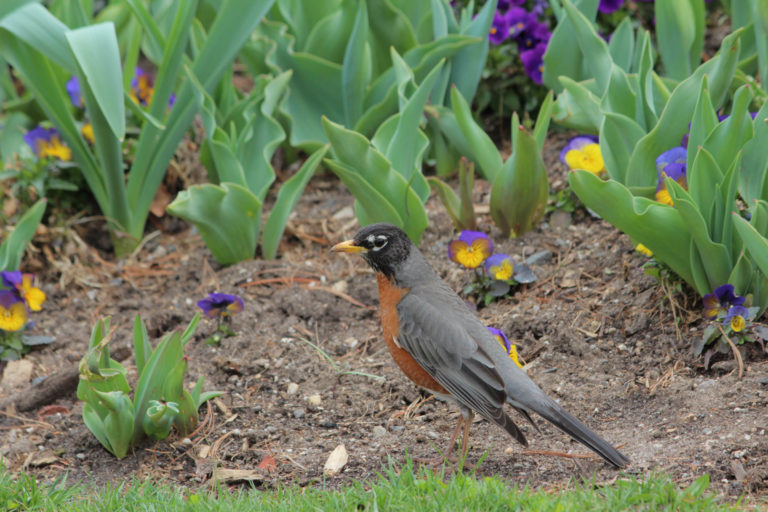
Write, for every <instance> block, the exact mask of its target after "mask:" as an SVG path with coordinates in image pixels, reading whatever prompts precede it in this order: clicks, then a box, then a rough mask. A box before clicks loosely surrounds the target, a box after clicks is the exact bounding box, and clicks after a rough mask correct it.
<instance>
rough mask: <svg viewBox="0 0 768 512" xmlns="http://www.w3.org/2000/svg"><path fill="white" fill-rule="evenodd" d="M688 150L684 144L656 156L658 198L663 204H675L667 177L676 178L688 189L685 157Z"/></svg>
mask: <svg viewBox="0 0 768 512" xmlns="http://www.w3.org/2000/svg"><path fill="white" fill-rule="evenodd" d="M687 153H688V150H686V149H685V148H684V147H682V146H678V147H676V148H672V149H670V150H669V151H665V152H664V153H662V154H660V155H659V156H658V158H656V174H657V176H658V181H657V184H656V200H657V201H658V202H660V203H662V204H668V205H670V206H673V205H674V202H673V201H672V197H671V196H670V194H669V190H667V184H666V181H665V180H664V178H665V177H667V178H670V179H672V180H675V181H676V182H677V183H678V184H679V185H680V186H681V187H683V188H684V189H686V190H687V189H688V182H687V178H686V175H685V159H686V157H687Z"/></svg>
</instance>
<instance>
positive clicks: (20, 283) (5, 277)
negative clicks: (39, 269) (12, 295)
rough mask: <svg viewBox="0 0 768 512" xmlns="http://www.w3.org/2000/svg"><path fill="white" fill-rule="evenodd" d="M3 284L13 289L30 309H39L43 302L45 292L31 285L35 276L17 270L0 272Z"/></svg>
mask: <svg viewBox="0 0 768 512" xmlns="http://www.w3.org/2000/svg"><path fill="white" fill-rule="evenodd" d="M0 277H1V278H2V281H3V286H5V287H6V288H10V289H11V290H15V291H16V294H17V296H18V297H19V298H20V299H21V300H23V301H24V302H25V303H26V304H27V306H29V309H31V310H32V311H40V310H41V309H42V307H43V302H45V292H43V290H41V289H40V288H37V287H35V286H33V283H34V281H35V276H34V275H32V274H22V273H21V271H19V270H14V271H9V270H4V271H2V272H0Z"/></svg>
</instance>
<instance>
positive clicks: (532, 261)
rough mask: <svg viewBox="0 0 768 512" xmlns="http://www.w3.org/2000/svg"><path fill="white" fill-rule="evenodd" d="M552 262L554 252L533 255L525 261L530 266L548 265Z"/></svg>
mask: <svg viewBox="0 0 768 512" xmlns="http://www.w3.org/2000/svg"><path fill="white" fill-rule="evenodd" d="M551 261H552V251H547V250H544V251H539V252H535V253H533V254H531V255H530V256H528V257H527V258H526V259H525V262H526V263H527V264H528V265H538V264H540V263H543V264H546V263H550V262H551Z"/></svg>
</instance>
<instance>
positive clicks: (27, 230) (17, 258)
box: [0, 199, 48, 270]
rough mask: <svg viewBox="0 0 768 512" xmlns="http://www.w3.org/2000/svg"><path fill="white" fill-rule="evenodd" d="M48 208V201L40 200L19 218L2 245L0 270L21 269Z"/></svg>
mask: <svg viewBox="0 0 768 512" xmlns="http://www.w3.org/2000/svg"><path fill="white" fill-rule="evenodd" d="M46 206H48V201H47V200H46V199H39V200H38V201H37V202H36V203H35V204H33V205H32V206H30V207H29V209H28V210H27V211H26V212H24V214H23V215H22V216H21V217H20V218H19V221H18V222H17V223H16V226H15V227H14V228H13V231H11V232H10V234H8V236H7V237H6V238H5V240H3V243H2V244H0V270H17V269H18V268H19V265H20V264H21V258H22V256H23V255H24V251H26V249H27V245H28V244H29V242H30V241H31V240H32V237H33V236H34V235H35V231H37V226H38V225H39V224H40V221H41V220H42V218H43V214H44V213H45V207H46Z"/></svg>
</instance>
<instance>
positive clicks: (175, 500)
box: [0, 464, 738, 512]
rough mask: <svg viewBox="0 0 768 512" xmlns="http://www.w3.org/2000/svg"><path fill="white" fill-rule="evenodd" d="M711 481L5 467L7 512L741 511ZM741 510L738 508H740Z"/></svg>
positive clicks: (2, 481) (1, 480)
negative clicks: (283, 482) (322, 484)
mask: <svg viewBox="0 0 768 512" xmlns="http://www.w3.org/2000/svg"><path fill="white" fill-rule="evenodd" d="M708 486H709V477H708V476H706V475H704V476H702V477H700V478H699V479H698V480H696V481H695V482H694V483H693V484H691V485H690V486H689V487H687V488H682V489H681V488H680V487H678V486H677V485H676V484H675V483H674V482H673V481H672V479H671V478H670V477H669V476H667V475H653V476H649V477H647V478H645V479H643V480H619V481H617V482H616V483H615V484H613V485H609V486H604V487H597V486H595V485H592V484H590V483H589V482H585V483H582V484H573V485H569V486H568V487H567V488H565V489H562V490H560V491H557V492H554V491H551V490H550V491H544V490H540V491H533V490H531V489H529V488H523V489H520V488H518V487H516V486H512V487H511V486H510V485H509V484H507V483H505V482H504V481H503V480H501V479H500V478H498V477H492V478H481V479H478V478H476V477H475V476H474V475H473V474H471V473H470V474H462V473H459V474H454V475H452V476H446V475H445V474H442V473H440V472H438V473H437V474H435V473H434V472H431V471H427V470H420V471H417V472H416V473H415V474H414V471H413V467H412V466H411V465H410V464H408V465H406V466H403V467H400V468H398V467H394V466H390V467H389V468H387V469H385V470H384V473H383V474H381V475H380V476H379V478H378V479H374V480H372V481H370V482H363V483H361V482H355V483H352V484H350V485H348V486H345V487H344V488H342V489H340V490H328V489H319V488H305V489H302V488H300V487H297V486H286V487H284V488H281V489H277V490H266V491H260V490H256V489H245V490H232V491H230V490H228V489H227V488H225V487H222V488H219V489H215V490H212V491H209V490H207V488H201V489H197V490H190V489H186V488H180V487H176V486H173V485H171V484H165V483H157V482H154V481H152V480H147V481H144V482H139V481H137V480H131V481H130V482H127V483H124V484H122V485H120V486H117V487H110V486H103V487H98V488H95V489H94V488H89V487H86V486H83V485H76V486H67V485H66V482H65V481H64V480H63V479H62V481H60V482H57V483H56V484H54V485H51V484H38V483H37V482H36V481H35V479H34V477H33V476H30V475H28V474H24V473H22V474H19V475H15V476H11V475H10V474H9V473H8V471H7V470H6V469H5V468H4V467H0V510H11V511H14V510H41V511H61V510H65V511H84V512H85V511H87V512H92V511H117V510H130V511H144V510H146V511H164V510H183V511H195V510H205V511H219V510H220V511H240V510H243V511H245V510H260V511H261V510H268V511H283V510H284V511H291V512H294V511H303V510H308V511H309V510H312V511H318V510H321V511H326V510H355V511H356V510H364V511H379V510H380V511H396V510H403V511H418V512H428V511H443V510H451V511H457V510H469V511H475V510H482V511H492V510H526V511H527V510H537V511H558V512H559V511H564V512H565V511H571V510H579V511H581V510H590V511H612V512H613V511H618V510H640V511H642V510H647V511H663V510H670V511H673V510H674V511H720V510H736V508H734V507H733V506H730V505H727V504H724V503H723V502H722V501H721V500H719V499H718V498H717V497H715V496H713V495H712V494H711V493H708V492H707V487H708ZM736 506H738V504H737V505H736Z"/></svg>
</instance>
